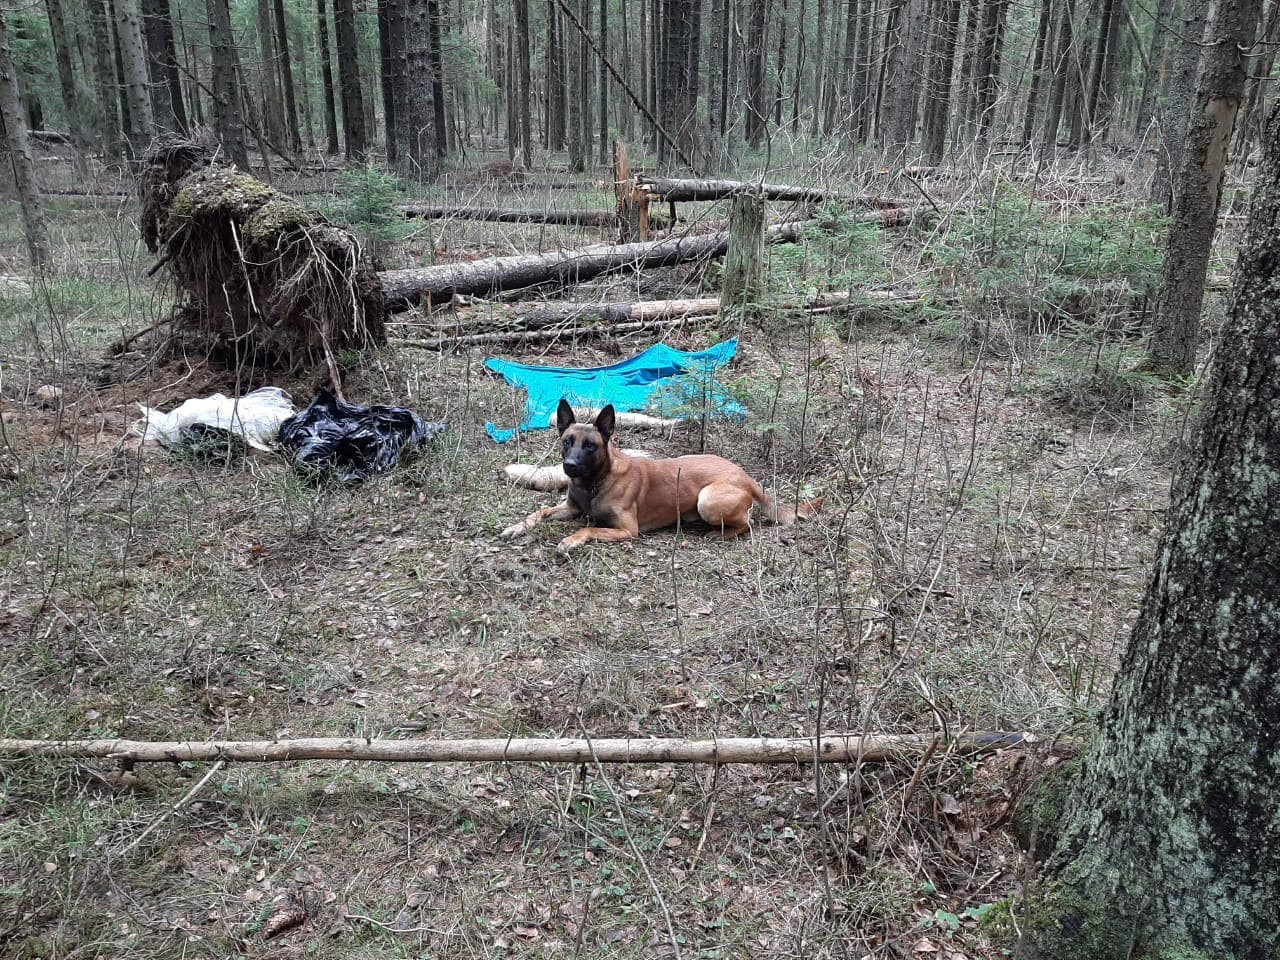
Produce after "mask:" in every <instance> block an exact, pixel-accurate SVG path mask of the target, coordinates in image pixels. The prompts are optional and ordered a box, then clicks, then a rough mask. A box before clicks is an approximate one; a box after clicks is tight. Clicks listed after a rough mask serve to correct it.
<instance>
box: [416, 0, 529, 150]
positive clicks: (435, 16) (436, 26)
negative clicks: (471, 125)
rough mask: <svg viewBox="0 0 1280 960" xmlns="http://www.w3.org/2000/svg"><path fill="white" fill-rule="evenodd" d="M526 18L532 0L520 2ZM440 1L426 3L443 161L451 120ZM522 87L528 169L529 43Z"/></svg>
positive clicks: (433, 100) (433, 98) (438, 143)
mask: <svg viewBox="0 0 1280 960" xmlns="http://www.w3.org/2000/svg"><path fill="white" fill-rule="evenodd" d="M519 3H520V5H521V6H523V8H524V11H525V15H526V16H527V15H528V12H529V0H519ZM441 19H442V18H441V16H440V0H427V40H428V44H429V48H430V54H431V73H430V77H431V123H432V128H433V130H434V136H433V137H432V139H433V141H434V143H435V148H436V159H437V160H439V159H443V158H444V156H445V155H446V154H448V152H449V136H448V132H449V118H448V114H447V112H446V109H445V102H444V54H443V52H442V50H441V48H440V21H441ZM520 88H521V90H522V91H523V96H524V103H523V109H522V110H521V111H520V135H521V138H522V139H523V141H524V144H525V147H524V149H525V167H526V168H527V167H528V166H529V161H530V158H531V157H532V154H533V140H532V137H531V134H530V123H529V45H528V41H527V40H526V41H525V43H524V44H523V45H522V48H521V51H520Z"/></svg>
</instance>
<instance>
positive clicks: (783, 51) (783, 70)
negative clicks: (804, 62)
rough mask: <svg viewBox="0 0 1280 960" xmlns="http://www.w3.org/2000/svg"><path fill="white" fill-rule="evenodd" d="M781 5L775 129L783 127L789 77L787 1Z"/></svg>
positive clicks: (776, 72) (774, 97) (775, 95)
mask: <svg viewBox="0 0 1280 960" xmlns="http://www.w3.org/2000/svg"><path fill="white" fill-rule="evenodd" d="M781 3H782V9H781V10H780V11H779V12H778V60H777V69H776V70H775V71H774V75H775V76H776V78H777V84H776V86H775V87H774V95H773V125H774V126H775V127H781V126H782V101H783V99H784V98H785V97H786V93H785V92H784V90H783V86H784V81H785V79H786V75H787V34H788V33H789V28H788V26H787V0H781Z"/></svg>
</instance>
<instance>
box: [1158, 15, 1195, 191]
mask: <svg viewBox="0 0 1280 960" xmlns="http://www.w3.org/2000/svg"><path fill="white" fill-rule="evenodd" d="M1208 12H1209V0H1182V23H1181V25H1180V29H1181V34H1182V39H1181V41H1180V42H1179V43H1178V49H1177V53H1176V54H1175V55H1174V58H1173V70H1172V71H1171V73H1170V75H1169V91H1168V94H1167V96H1166V97H1165V106H1164V109H1163V110H1162V111H1161V112H1160V125H1161V127H1162V131H1161V132H1162V133H1163V136H1162V137H1161V138H1160V140H1159V144H1160V146H1161V148H1162V149H1161V150H1160V154H1159V157H1158V159H1157V161H1156V174H1155V177H1154V179H1153V180H1152V181H1151V200H1152V202H1153V203H1156V204H1158V205H1159V206H1161V207H1164V208H1165V209H1166V210H1172V208H1173V200H1174V181H1175V179H1176V178H1177V177H1178V174H1179V171H1180V170H1181V169H1182V150H1183V144H1184V141H1185V140H1186V137H1187V125H1188V123H1189V122H1190V118H1191V108H1192V106H1193V104H1194V103H1195V97H1196V78H1197V76H1198V75H1199V73H1200V61H1201V59H1202V54H1201V51H1202V48H1203V41H1204V33H1205V28H1206V27H1207V25H1208V24H1207V20H1208Z"/></svg>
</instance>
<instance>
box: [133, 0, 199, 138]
mask: <svg viewBox="0 0 1280 960" xmlns="http://www.w3.org/2000/svg"><path fill="white" fill-rule="evenodd" d="M142 22H143V30H144V33H145V34H146V42H147V59H148V62H149V64H150V67H151V69H150V71H149V73H150V76H151V87H150V89H151V112H152V116H153V117H154V119H155V124H156V127H157V128H158V129H159V130H161V131H165V130H168V131H173V132H177V133H186V132H187V129H188V127H189V124H188V123H187V111H186V107H185V106H184V104H183V102H182V77H181V75H180V74H179V73H178V50H177V48H176V47H175V46H174V42H173V15H172V13H171V11H170V9H169V0H142Z"/></svg>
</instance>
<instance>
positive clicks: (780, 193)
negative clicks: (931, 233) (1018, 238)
mask: <svg viewBox="0 0 1280 960" xmlns="http://www.w3.org/2000/svg"><path fill="white" fill-rule="evenodd" d="M635 182H636V186H637V187H640V188H641V189H643V190H645V191H647V192H648V193H650V194H652V195H653V196H655V197H657V198H658V199H659V200H666V201H668V202H671V203H679V202H681V201H690V200H725V199H728V198H729V197H732V196H733V195H734V194H736V193H742V192H744V191H757V190H758V191H761V192H762V193H763V194H764V198H765V199H766V200H800V201H807V202H809V203H821V202H822V201H824V200H845V201H848V202H850V203H860V204H863V205H864V206H868V207H872V208H876V209H881V210H887V209H890V208H898V207H902V206H909V205H910V204H908V203H907V201H905V200H900V199H894V198H891V197H876V196H851V195H847V194H840V193H833V192H831V191H829V190H822V189H820V188H818V187H793V186H788V185H787V184H782V183H764V184H760V183H751V182H750V181H745V180H678V179H673V178H670V177H644V176H639V177H636V180H635Z"/></svg>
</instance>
